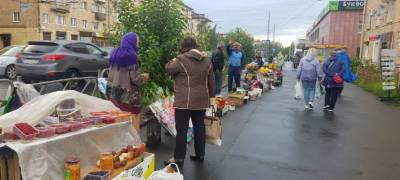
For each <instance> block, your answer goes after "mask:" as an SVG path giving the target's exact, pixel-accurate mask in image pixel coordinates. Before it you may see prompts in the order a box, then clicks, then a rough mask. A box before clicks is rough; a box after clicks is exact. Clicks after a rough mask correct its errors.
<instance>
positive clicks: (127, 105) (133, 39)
mask: <svg viewBox="0 0 400 180" xmlns="http://www.w3.org/2000/svg"><path fill="white" fill-rule="evenodd" d="M138 46H139V39H138V37H137V35H136V34H135V33H133V32H130V33H127V34H125V35H124V36H123V37H122V40H121V45H120V46H119V47H118V48H115V49H114V50H113V51H112V52H111V55H110V67H109V75H108V85H107V96H108V97H109V98H110V100H111V101H112V102H113V103H114V104H115V105H116V106H117V107H118V108H120V109H121V110H122V111H127V112H131V113H132V114H133V119H132V126H133V127H134V128H136V130H139V129H138V123H140V111H141V106H142V101H141V96H142V94H141V92H142V86H143V84H144V83H145V82H146V81H147V80H148V79H149V74H147V73H145V74H141V73H140V71H139V58H138V55H137V50H138Z"/></svg>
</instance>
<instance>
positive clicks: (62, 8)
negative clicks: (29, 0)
mask: <svg viewBox="0 0 400 180" xmlns="http://www.w3.org/2000/svg"><path fill="white" fill-rule="evenodd" d="M51 10H53V11H55V12H58V13H64V14H65V13H69V11H70V6H69V5H68V4H66V3H53V4H52V5H51Z"/></svg>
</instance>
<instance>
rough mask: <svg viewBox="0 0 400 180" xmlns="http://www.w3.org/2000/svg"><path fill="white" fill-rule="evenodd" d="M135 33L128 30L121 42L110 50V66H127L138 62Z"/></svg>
mask: <svg viewBox="0 0 400 180" xmlns="http://www.w3.org/2000/svg"><path fill="white" fill-rule="evenodd" d="M137 51H138V47H137V35H136V34H135V33H134V32H129V33H127V34H125V35H124V36H123V37H122V40H121V44H120V46H119V47H118V48H115V49H114V50H113V51H112V52H111V56H110V66H117V67H127V66H130V65H134V64H137V63H138V55H137Z"/></svg>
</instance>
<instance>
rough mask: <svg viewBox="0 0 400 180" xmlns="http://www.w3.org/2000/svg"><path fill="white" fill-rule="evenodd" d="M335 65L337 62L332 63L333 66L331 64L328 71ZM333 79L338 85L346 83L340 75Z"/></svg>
mask: <svg viewBox="0 0 400 180" xmlns="http://www.w3.org/2000/svg"><path fill="white" fill-rule="evenodd" d="M334 64H335V62H333V61H332V62H331V64H329V67H328V69H331V68H332V66H333V65H334ZM332 79H333V81H334V82H335V83H336V84H343V82H344V81H343V78H342V77H341V76H340V75H339V74H335V75H333V78H332Z"/></svg>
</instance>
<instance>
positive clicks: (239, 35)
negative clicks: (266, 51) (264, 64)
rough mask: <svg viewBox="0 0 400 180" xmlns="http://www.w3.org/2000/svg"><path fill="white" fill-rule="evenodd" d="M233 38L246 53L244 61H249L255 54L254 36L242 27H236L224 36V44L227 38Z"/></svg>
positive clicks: (226, 42) (227, 40)
mask: <svg viewBox="0 0 400 180" xmlns="http://www.w3.org/2000/svg"><path fill="white" fill-rule="evenodd" d="M231 39H234V40H235V41H236V42H238V43H240V44H241V45H242V48H243V50H244V52H245V53H246V62H251V61H252V58H253V57H254V55H255V48H254V38H253V37H252V36H251V35H250V34H249V33H247V32H246V31H245V30H244V29H242V28H236V29H235V30H233V31H231V32H229V33H228V34H226V36H225V44H228V42H229V40H231Z"/></svg>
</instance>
